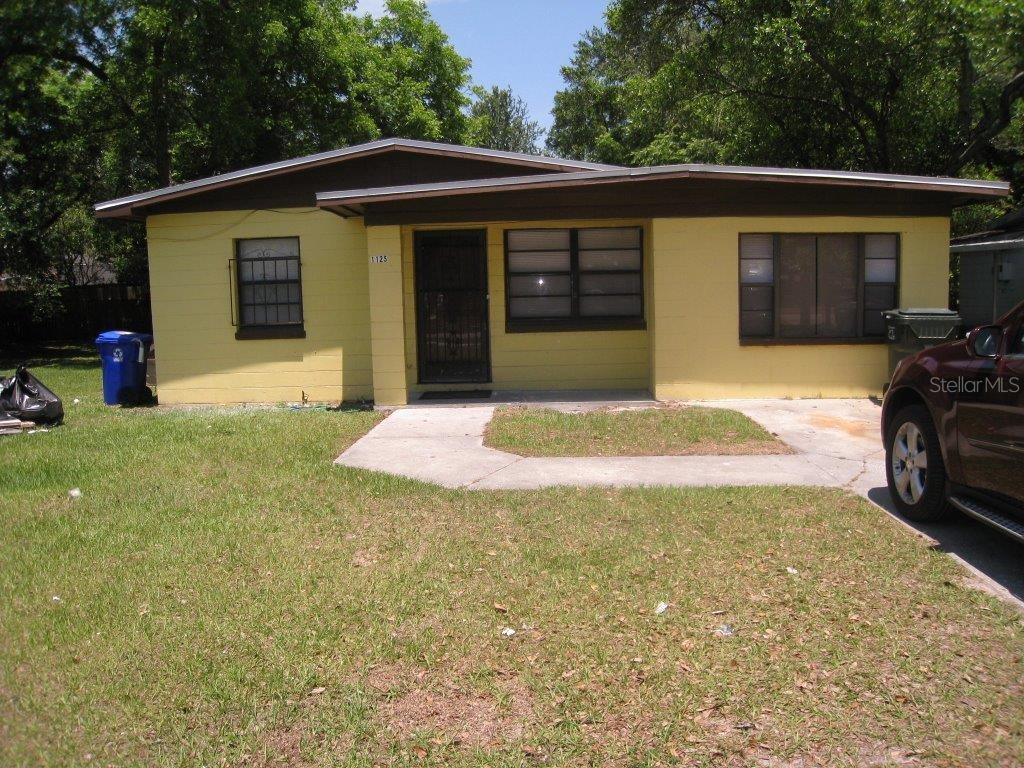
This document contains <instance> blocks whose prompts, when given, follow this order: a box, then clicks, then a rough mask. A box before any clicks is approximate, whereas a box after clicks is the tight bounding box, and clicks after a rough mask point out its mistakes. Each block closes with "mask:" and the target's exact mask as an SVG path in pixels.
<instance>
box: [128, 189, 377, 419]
mask: <svg viewBox="0 0 1024 768" xmlns="http://www.w3.org/2000/svg"><path fill="white" fill-rule="evenodd" d="M146 231H147V238H148V242H149V274H150V285H151V288H152V296H153V326H154V333H155V337H156V349H157V390H158V394H159V398H160V402H161V403H236V402H282V401H298V400H299V399H300V398H301V396H302V392H303V391H305V392H306V394H307V396H308V397H309V399H310V400H313V401H337V400H342V399H345V400H351V399H358V398H368V397H371V396H372V394H373V380H372V373H371V361H370V311H369V299H368V296H369V292H368V288H367V283H368V277H367V258H366V253H367V251H366V232H365V229H364V227H363V223H362V219H342V218H339V217H338V216H335V215H333V214H330V213H327V212H325V211H319V210H315V209H295V210H287V211H279V212H275V211H222V212H211V213H194V214H166V215H160V216H151V217H149V218H148V219H147V223H146ZM288 236H298V237H299V248H300V257H301V259H302V298H303V306H304V317H305V328H306V338H304V339H267V340H248V341H238V340H236V339H235V328H234V327H233V326H232V324H231V320H232V318H231V308H230V301H231V299H230V296H231V290H232V286H231V274H230V272H229V268H228V260H229V259H231V258H233V256H234V240H235V239H236V238H250V237H288Z"/></svg>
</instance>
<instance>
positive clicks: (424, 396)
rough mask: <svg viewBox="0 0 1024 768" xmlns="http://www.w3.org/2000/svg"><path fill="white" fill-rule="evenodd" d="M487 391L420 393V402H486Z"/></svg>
mask: <svg viewBox="0 0 1024 768" xmlns="http://www.w3.org/2000/svg"><path fill="white" fill-rule="evenodd" d="M490 397H491V390H489V389H467V390H463V391H461V392H422V393H421V394H420V400H488V399H490Z"/></svg>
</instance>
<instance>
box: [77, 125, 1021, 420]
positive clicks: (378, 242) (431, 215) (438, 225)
mask: <svg viewBox="0 0 1024 768" xmlns="http://www.w3.org/2000/svg"><path fill="white" fill-rule="evenodd" d="M1007 191H1008V189H1007V185H1006V184H1003V183H1000V182H991V181H973V180H967V179H950V178H931V177H917V176H899V175H891V174H876V173H851V172H840V171H818V170H798V169H783V168H748V167H735V166H716V165H702V164H686V165H669V166H657V167H648V168H623V167H616V166H608V165H600V164H596V163H587V162H577V161H573V160H564V159H560V158H554V157H540V156H533V155H522V154H516V153H509V152H498V151H493V150H486V149H479V148H472V147H462V146H454V145H448V144H437V143H431V142H423V141H411V140H402V139H386V140H382V141H376V142H372V143H369V144H362V145H359V146H353V147H347V148H344V149H339V150H335V151H330V152H324V153H321V154H317V155H311V156H308V157H300V158H296V159H293V160H285V161H282V162H277V163H272V164H269V165H263V166H259V167H255V168H247V169H244V170H240V171H235V172H232V173H225V174H222V175H219V176H215V177H211V178H208V179H200V180H197V181H192V182H188V183H183V184H178V185H175V186H172V187H168V188H165V189H157V190H153V191H149V192H143V193H140V194H136V195H131V196H129V197H124V198H120V199H117V200H111V201H108V202H104V203H99V204H98V205H96V213H97V215H98V216H100V217H104V218H114V219H125V220H133V221H145V223H146V233H147V239H148V247H149V268H150V269H149V271H150V281H151V289H152V304H153V325H154V333H155V337H156V350H157V376H158V383H159V397H160V401H161V402H163V403H245V402H286V401H297V400H300V399H302V398H303V397H305V398H307V399H309V400H311V401H340V400H360V399H365V400H373V401H375V402H376V404H378V405H382V406H393V405H402V404H405V403H407V402H409V401H411V400H415V399H416V398H418V397H420V396H421V395H422V394H423V393H426V392H430V393H433V392H446V391H453V390H474V391H475V390H492V391H512V392H516V391H529V390H645V391H648V392H650V393H651V394H652V395H653V396H654V397H655V398H658V399H679V398H711V397H714V398H719V397H819V396H823V397H845V396H864V395H870V394H875V393H878V392H880V391H881V389H882V386H883V384H884V382H885V380H886V377H887V362H886V359H887V358H886V348H885V328H884V321H883V317H882V312H883V311H884V310H887V309H891V308H893V307H896V306H929V307H944V306H946V303H947V294H948V289H949V265H948V254H949V250H948V243H949V221H950V214H951V211H952V210H953V208H954V207H956V206H960V205H966V204H970V203H973V202H978V201H984V200H987V199H992V198H995V197H999V196H1002V195H1005V194H1006V192H1007Z"/></svg>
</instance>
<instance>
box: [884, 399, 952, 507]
mask: <svg viewBox="0 0 1024 768" xmlns="http://www.w3.org/2000/svg"><path fill="white" fill-rule="evenodd" d="M885 475H886V479H887V480H888V481H889V493H890V494H891V495H892V500H893V503H894V504H895V505H896V509H898V510H899V512H900V514H902V515H903V516H904V517H907V518H909V519H910V520H915V521H917V522H921V523H927V522H934V521H936V520H941V519H942V518H944V517H946V515H947V513H948V504H947V502H946V466H945V464H944V463H943V461H942V450H941V449H940V448H939V436H938V435H937V434H936V433H935V425H934V424H932V418H931V414H929V413H928V409H927V408H925V407H924V406H923V405H910V406H907V407H906V408H903V409H902V410H901V411H900V412H899V413H897V414H896V416H895V417H894V418H893V420H892V422H891V423H890V424H889V430H888V434H887V435H886V439H885Z"/></svg>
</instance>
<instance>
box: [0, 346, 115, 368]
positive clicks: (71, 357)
mask: <svg viewBox="0 0 1024 768" xmlns="http://www.w3.org/2000/svg"><path fill="white" fill-rule="evenodd" d="M19 365H26V366H28V367H29V368H31V367H32V366H34V365H35V366H38V365H60V366H66V367H68V368H82V369H85V368H98V367H99V365H100V358H99V354H98V353H97V352H96V347H94V346H92V345H91V344H41V345H33V346H18V345H15V346H13V347H9V348H7V349H5V350H4V351H3V355H2V356H0V371H5V370H7V369H11V370H13V369H15V368H17V367H18V366H19Z"/></svg>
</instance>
